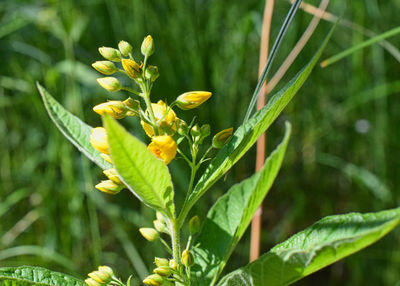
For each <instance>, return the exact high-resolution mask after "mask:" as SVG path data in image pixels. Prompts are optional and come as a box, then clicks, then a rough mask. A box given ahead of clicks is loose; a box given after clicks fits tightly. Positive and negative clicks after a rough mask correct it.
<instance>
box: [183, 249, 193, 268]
mask: <svg viewBox="0 0 400 286" xmlns="http://www.w3.org/2000/svg"><path fill="white" fill-rule="evenodd" d="M182 264H183V265H184V266H186V267H190V266H192V265H193V255H192V254H191V253H190V251H189V250H187V249H185V250H184V251H183V252H182Z"/></svg>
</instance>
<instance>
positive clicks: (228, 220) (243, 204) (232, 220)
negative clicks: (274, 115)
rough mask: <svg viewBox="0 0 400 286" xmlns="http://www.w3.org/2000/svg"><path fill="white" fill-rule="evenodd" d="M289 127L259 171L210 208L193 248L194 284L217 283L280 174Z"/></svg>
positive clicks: (288, 126) (287, 126)
mask: <svg viewBox="0 0 400 286" xmlns="http://www.w3.org/2000/svg"><path fill="white" fill-rule="evenodd" d="M290 130H291V127H290V124H289V123H287V125H286V132H285V137H284V138H283V140H282V142H281V144H279V146H278V147H277V148H276V149H275V150H274V151H273V152H272V153H271V155H270V156H269V157H268V158H267V160H266V161H265V164H264V167H263V168H262V169H261V170H260V172H258V173H256V174H254V175H253V176H252V177H250V178H248V179H246V180H244V181H243V182H241V183H240V184H237V185H234V186H233V187H232V188H231V189H230V190H229V191H228V192H227V193H226V194H225V195H224V196H222V197H221V198H220V199H219V200H218V201H217V202H216V203H215V205H214V206H213V207H212V208H211V210H210V211H209V212H208V215H207V220H206V221H205V223H204V227H203V230H202V232H201V234H200V236H199V238H198V239H197V241H196V243H195V244H199V247H196V248H194V249H193V252H194V256H195V262H196V265H195V266H194V267H193V268H192V270H193V272H194V273H193V275H192V277H193V280H194V282H195V284H197V285H214V284H215V282H216V280H217V279H218V276H219V274H220V273H221V271H222V269H223V268H224V266H225V264H226V262H227V261H228V258H229V256H230V255H231V253H232V251H233V250H234V248H235V246H236V245H237V243H238V242H239V240H240V238H241V237H242V236H243V234H244V232H245V230H246V228H247V227H248V225H249V223H250V221H251V219H252V217H253V215H254V213H255V212H256V210H257V208H258V207H259V205H260V204H261V203H262V201H263V200H264V198H265V196H266V195H267V194H268V191H269V190H270V188H271V186H272V183H273V182H274V180H275V178H276V176H277V175H278V171H279V169H280V167H281V164H282V160H283V157H284V155H285V151H286V146H287V144H288V141H289V137H290ZM210 283H211V284H210Z"/></svg>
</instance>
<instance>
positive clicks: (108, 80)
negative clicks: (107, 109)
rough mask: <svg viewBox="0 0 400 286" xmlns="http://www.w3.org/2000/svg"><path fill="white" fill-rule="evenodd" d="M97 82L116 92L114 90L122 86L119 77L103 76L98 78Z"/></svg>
mask: <svg viewBox="0 0 400 286" xmlns="http://www.w3.org/2000/svg"><path fill="white" fill-rule="evenodd" d="M97 82H98V83H99V84H100V86H101V87H102V88H104V89H106V90H108V91H111V92H114V91H119V90H120V89H121V88H122V86H121V84H120V83H119V81H118V79H116V78H115V77H111V76H109V77H101V78H98V79H97Z"/></svg>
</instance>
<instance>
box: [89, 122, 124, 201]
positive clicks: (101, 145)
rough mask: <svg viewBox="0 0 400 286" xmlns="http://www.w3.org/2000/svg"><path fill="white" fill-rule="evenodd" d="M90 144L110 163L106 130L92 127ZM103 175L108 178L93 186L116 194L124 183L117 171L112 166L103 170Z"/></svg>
mask: <svg viewBox="0 0 400 286" xmlns="http://www.w3.org/2000/svg"><path fill="white" fill-rule="evenodd" d="M90 144H91V145H92V146H93V148H95V149H96V150H98V151H99V152H100V153H101V155H100V156H101V157H102V158H103V159H104V160H106V161H107V162H109V163H111V164H112V161H111V158H110V155H109V154H110V153H109V146H108V138H107V132H106V130H105V129H104V128H103V127H96V128H93V129H92V132H91V134H90ZM103 173H104V175H106V176H107V178H108V180H104V181H101V182H100V183H98V184H97V185H96V186H95V187H96V189H98V190H100V191H102V192H103V193H106V194H110V195H115V194H118V193H119V192H120V191H121V190H122V189H123V188H124V183H122V181H121V179H120V177H119V175H118V173H117V171H116V170H115V169H114V168H110V169H107V170H104V171H103Z"/></svg>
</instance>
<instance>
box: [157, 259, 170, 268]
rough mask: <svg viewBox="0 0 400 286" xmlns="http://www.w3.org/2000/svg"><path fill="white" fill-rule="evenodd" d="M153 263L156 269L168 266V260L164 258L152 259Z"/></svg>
mask: <svg viewBox="0 0 400 286" xmlns="http://www.w3.org/2000/svg"><path fill="white" fill-rule="evenodd" d="M154 263H155V264H156V265H157V267H160V266H168V265H169V263H168V259H166V258H160V257H156V258H154Z"/></svg>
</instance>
